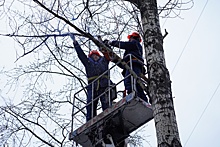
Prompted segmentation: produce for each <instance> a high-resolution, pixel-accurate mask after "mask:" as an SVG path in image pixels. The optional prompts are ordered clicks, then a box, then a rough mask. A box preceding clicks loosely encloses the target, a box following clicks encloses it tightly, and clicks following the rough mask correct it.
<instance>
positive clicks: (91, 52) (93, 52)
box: [89, 50, 101, 57]
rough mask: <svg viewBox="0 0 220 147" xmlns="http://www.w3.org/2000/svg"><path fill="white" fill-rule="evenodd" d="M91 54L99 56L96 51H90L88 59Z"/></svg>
mask: <svg viewBox="0 0 220 147" xmlns="http://www.w3.org/2000/svg"><path fill="white" fill-rule="evenodd" d="M93 54H96V55H97V56H101V55H100V54H99V52H98V51H97V50H92V51H90V53H89V57H91V56H92V55H93Z"/></svg>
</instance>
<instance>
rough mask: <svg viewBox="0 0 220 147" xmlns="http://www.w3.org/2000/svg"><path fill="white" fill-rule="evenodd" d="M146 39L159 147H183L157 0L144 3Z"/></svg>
mask: <svg viewBox="0 0 220 147" xmlns="http://www.w3.org/2000/svg"><path fill="white" fill-rule="evenodd" d="M139 8H140V11H141V19H142V27H143V36H144V38H143V40H144V48H145V57H146V62H147V71H148V78H149V83H148V90H149V97H150V99H151V103H152V107H153V111H154V121H155V127H156V134H157V142H158V147H181V146H182V145H181V142H180V138H179V132H178V127H177V122H176V116H175V111H174V105H173V99H172V91H171V81H170V76H169V71H168V69H167V68H166V64H165V58H164V50H163V36H162V34H161V30H160V24H159V15H158V11H157V1H156V0H141V3H140V4H139Z"/></svg>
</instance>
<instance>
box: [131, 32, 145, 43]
mask: <svg viewBox="0 0 220 147" xmlns="http://www.w3.org/2000/svg"><path fill="white" fill-rule="evenodd" d="M131 37H136V38H140V42H141V41H142V40H141V36H140V35H139V34H138V33H137V32H133V33H132V34H131V35H128V39H129V40H130V38H131Z"/></svg>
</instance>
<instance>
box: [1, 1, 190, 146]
mask: <svg viewBox="0 0 220 147" xmlns="http://www.w3.org/2000/svg"><path fill="white" fill-rule="evenodd" d="M141 2H144V1H143V0H140V1H136V0H74V1H72V0H62V1H60V0H54V1H52V0H51V1H48V0H33V1H31V0H19V1H13V0H12V1H4V0H3V1H1V3H0V6H1V7H0V8H1V16H2V18H5V19H6V23H7V24H8V26H9V28H10V31H9V32H8V34H3V33H1V32H0V33H1V35H4V36H6V37H12V38H13V39H14V40H15V41H16V42H17V44H18V47H17V49H16V54H17V59H16V63H17V65H19V66H17V67H15V68H14V69H12V70H10V71H2V72H1V73H2V74H4V75H7V76H8V78H7V79H8V81H7V83H6V87H5V89H7V90H8V91H9V94H10V92H14V91H20V87H22V89H21V90H22V92H21V93H19V94H17V97H16V99H17V100H16V102H14V101H10V100H6V98H2V99H4V101H5V104H2V105H1V109H0V114H1V115H0V117H1V118H0V119H1V125H0V133H1V136H0V137H1V138H0V140H1V142H0V143H1V144H7V143H8V144H14V146H71V145H72V143H71V142H70V141H69V140H68V133H69V131H70V125H71V108H72V100H71V99H72V97H73V95H74V93H75V92H76V91H77V90H79V89H80V88H82V86H85V84H86V76H85V72H84V69H83V66H82V65H81V63H80V62H78V58H77V57H76V53H75V51H74V49H73V47H72V42H71V40H70V39H69V37H68V34H67V33H68V32H74V33H76V34H77V39H78V40H79V42H80V44H82V46H83V49H84V50H85V52H87V53H88V52H89V50H90V49H91V48H92V49H96V48H97V47H96V45H95V44H94V42H92V41H90V40H93V41H94V40H95V38H96V36H97V35H101V36H102V37H103V38H107V39H110V40H111V39H117V40H119V39H122V36H126V35H127V34H129V33H131V31H139V32H142V34H144V33H143V32H144V31H145V30H143V28H142V20H141V13H140V7H139V3H141ZM192 4H193V3H192V1H191V0H190V1H186V2H182V1H178V0H167V1H163V2H161V3H159V5H158V7H157V8H158V11H159V14H160V16H161V18H162V17H179V15H180V12H181V10H183V9H189V8H190V7H191V6H192ZM143 37H144V36H143ZM144 39H145V37H144ZM114 51H115V52H116V53H117V54H118V55H120V56H121V54H122V52H121V51H119V50H117V49H114ZM85 98H86V97H82V100H85ZM76 103H77V105H76V107H79V108H80V107H81V106H80V102H76ZM83 117H84V116H83V115H80V116H77V119H78V121H79V124H78V125H80V123H81V124H82V123H83V122H85V120H84V118H83ZM134 138H135V136H134ZM136 138H137V139H136V141H137V142H136V144H138V141H139V140H138V138H139V137H136ZM131 141H133V140H132V139H131ZM139 142H141V141H139ZM134 144H135V143H134ZM140 144H141V143H140Z"/></svg>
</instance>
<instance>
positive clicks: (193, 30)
mask: <svg viewBox="0 0 220 147" xmlns="http://www.w3.org/2000/svg"><path fill="white" fill-rule="evenodd" d="M208 1H209V0H207V1H206V3H205V5H204V7H203V9H202V11H201V13H200V15H199V17H198V19H197V21H196V23H195V25H194V27H193V29H192V31H191V33H190V35H189V37H188V39H187V41H186V44H185V46H184V47H183V49H182V52H181V53H180V55H179V57H178V59H177V61H176V64H175V66H174V68H173V70H172V72H171V74H173V72H174V70H175V69H176V66H177V64H178V63H179V60H180V58H181V57H182V55H183V52H184V51H185V49H186V46H187V45H188V43H189V40H190V39H191V37H192V34H193V33H194V30H195V29H196V27H197V25H198V22H199V20H200V18H201V16H202V14H203V12H204V10H205V8H206V6H207V4H208Z"/></svg>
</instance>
